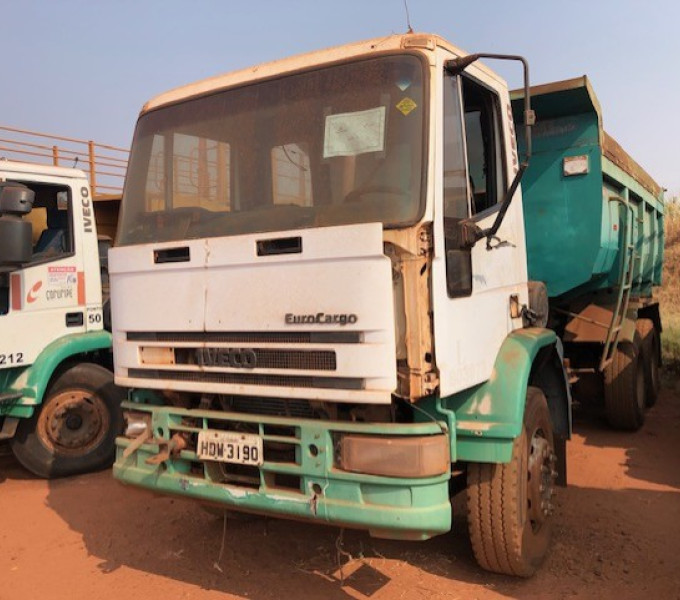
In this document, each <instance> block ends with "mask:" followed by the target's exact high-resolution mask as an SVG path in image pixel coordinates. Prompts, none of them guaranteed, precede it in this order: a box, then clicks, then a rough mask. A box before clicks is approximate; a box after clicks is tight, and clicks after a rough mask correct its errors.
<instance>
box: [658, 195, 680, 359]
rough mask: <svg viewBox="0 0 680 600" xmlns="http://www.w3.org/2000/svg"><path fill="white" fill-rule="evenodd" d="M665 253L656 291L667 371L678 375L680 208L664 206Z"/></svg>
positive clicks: (679, 205) (679, 357)
mask: <svg viewBox="0 0 680 600" xmlns="http://www.w3.org/2000/svg"><path fill="white" fill-rule="evenodd" d="M665 224H666V232H665V233H666V251H665V255H664V269H663V286H662V287H661V289H660V290H659V300H660V301H661V322H662V324H663V329H664V331H663V335H662V340H663V342H662V346H663V360H664V363H665V365H666V368H667V369H669V370H673V371H676V372H678V371H680V204H678V203H677V202H668V203H667V204H666V218H665Z"/></svg>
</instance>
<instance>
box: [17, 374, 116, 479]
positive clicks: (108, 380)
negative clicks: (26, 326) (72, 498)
mask: <svg viewBox="0 0 680 600" xmlns="http://www.w3.org/2000/svg"><path fill="white" fill-rule="evenodd" d="M122 398H123V394H122V393H121V391H120V389H119V388H117V387H116V386H115V385H114V383H113V375H112V374H111V373H110V372H109V371H107V370H106V369H104V368H103V367H101V366H99V365H96V364H92V363H82V364H78V365H75V366H73V367H70V368H68V369H67V370H65V371H64V372H62V373H61V374H60V375H58V376H57V378H56V379H55V380H54V381H52V383H51V384H50V386H49V388H48V390H47V392H46V394H45V398H44V400H43V403H42V405H41V406H40V407H38V409H37V410H36V412H35V413H34V415H33V417H31V418H30V419H26V420H23V421H22V422H21V423H20V424H19V427H18V429H17V433H16V436H15V437H14V438H13V439H12V444H11V445H12V451H13V452H14V455H15V456H16V457H17V459H18V460H19V462H20V463H21V464H22V465H23V466H24V467H26V468H27V469H28V470H29V471H31V472H33V473H35V474H36V475H38V476H40V477H45V478H54V477H65V476H68V475H75V474H78V473H85V472H87V471H95V470H98V469H103V468H105V467H108V466H110V465H111V463H112V462H113V457H114V450H115V448H114V442H115V438H116V435H118V434H119V432H120V431H122V428H123V415H122V412H121V409H120V402H121V400H122Z"/></svg>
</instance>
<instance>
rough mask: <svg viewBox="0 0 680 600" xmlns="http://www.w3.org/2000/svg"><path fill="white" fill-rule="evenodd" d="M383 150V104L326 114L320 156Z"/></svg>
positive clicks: (353, 154)
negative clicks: (349, 111)
mask: <svg viewBox="0 0 680 600" xmlns="http://www.w3.org/2000/svg"><path fill="white" fill-rule="evenodd" d="M384 149H385V107H384V106H379V107H378V108H371V109H369V110H362V111H359V112H351V113H339V114H337V115H328V116H327V117H326V132H325V136H324V145H323V157H324V158H331V157H333V156H356V155H357V154H364V153H366V152H382V151H383V150H384Z"/></svg>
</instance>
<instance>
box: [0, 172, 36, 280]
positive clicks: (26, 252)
mask: <svg viewBox="0 0 680 600" xmlns="http://www.w3.org/2000/svg"><path fill="white" fill-rule="evenodd" d="M34 199H35V193H34V192H33V191H32V190H30V189H28V188H27V187H26V186H23V185H20V184H11V183H0V267H16V266H18V265H21V264H22V263H26V262H29V261H30V260H31V256H32V254H33V228H32V226H31V224H30V223H29V222H27V221H23V220H22V217H23V215H25V214H28V213H29V212H31V209H32V208H33V200H34Z"/></svg>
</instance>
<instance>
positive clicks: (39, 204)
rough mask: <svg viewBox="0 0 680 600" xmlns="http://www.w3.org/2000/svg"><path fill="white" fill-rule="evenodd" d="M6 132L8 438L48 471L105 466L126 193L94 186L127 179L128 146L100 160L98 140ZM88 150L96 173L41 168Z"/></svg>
mask: <svg viewBox="0 0 680 600" xmlns="http://www.w3.org/2000/svg"><path fill="white" fill-rule="evenodd" d="M0 129H1V130H2V133H3V140H2V142H3V145H2V147H0V151H1V152H2V153H3V157H2V160H0V441H3V440H4V441H7V443H8V444H9V446H10V448H11V449H12V452H13V453H14V455H15V456H16V458H17V459H18V460H19V462H20V463H21V464H22V465H23V466H24V467H26V468H27V469H29V470H30V471H31V472H33V473H34V474H36V475H38V476H41V477H46V478H52V477H63V476H67V475H74V474H77V473H83V472H86V471H92V470H96V469H102V468H105V467H107V466H109V465H110V464H111V462H112V461H113V455H114V439H115V437H116V435H118V433H119V432H120V431H121V429H122V413H121V410H120V402H121V400H122V399H123V398H124V396H125V393H124V391H123V390H121V389H120V388H117V387H116V386H115V385H114V382H113V372H112V367H113V358H112V354H111V334H110V325H108V326H107V323H106V321H107V320H108V319H107V311H106V306H107V300H108V270H107V250H108V246H109V245H110V241H111V236H112V235H114V233H115V226H116V221H117V212H118V203H119V200H120V196H119V195H116V194H115V191H116V188H115V187H113V188H112V190H113V192H114V193H112V194H109V193H105V192H100V193H96V191H95V190H96V189H97V188H95V185H94V183H95V181H96V177H95V175H96V174H99V175H101V178H102V180H103V181H102V185H100V186H99V188H100V189H103V190H107V191H108V189H109V188H110V187H111V186H108V185H107V183H114V184H115V183H116V181H115V179H113V180H112V181H108V180H106V178H105V175H106V174H109V175H113V174H118V175H120V177H122V173H124V169H125V163H126V160H125V158H117V156H118V155H123V156H124V152H125V151H124V150H123V149H117V148H115V147H113V146H103V147H104V148H105V149H106V150H105V153H104V155H101V154H99V153H98V152H99V147H100V146H102V145H100V144H95V143H94V142H89V143H88V142H84V141H83V142H81V141H80V140H74V139H71V138H58V137H55V136H48V135H45V134H39V133H34V132H26V131H22V130H17V129H14V128H10V127H4V126H3V127H0ZM8 137H12V139H6V138H8ZM35 138H38V142H40V143H37V142H36V139H35ZM63 142H67V144H66V145H64V143H63ZM57 144H59V145H57ZM78 144H81V145H87V146H88V150H89V157H88V150H85V151H84V152H83V151H81V149H80V148H79V146H78ZM116 152H118V155H116ZM81 155H83V156H84V158H85V159H86V161H87V162H89V173H88V174H86V173H85V172H84V171H82V170H80V169H74V168H64V167H62V166H55V165H54V164H53V165H47V164H42V162H47V161H49V162H51V163H55V164H56V163H59V162H60V160H61V161H66V160H68V161H69V162H73V161H74V157H79V156H81ZM111 155H113V156H111ZM7 158H20V159H24V158H25V159H28V160H34V161H37V162H35V163H29V162H23V161H20V160H7ZM88 158H89V160H87V159H88ZM76 162H77V161H76ZM102 163H103V164H102ZM97 165H99V167H100V168H99V171H97ZM102 167H103V169H102ZM102 171H103V172H102ZM88 175H89V177H88ZM111 179H112V178H111V177H109V180H111ZM91 183H92V184H93V185H91ZM95 194H96V195H95Z"/></svg>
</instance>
